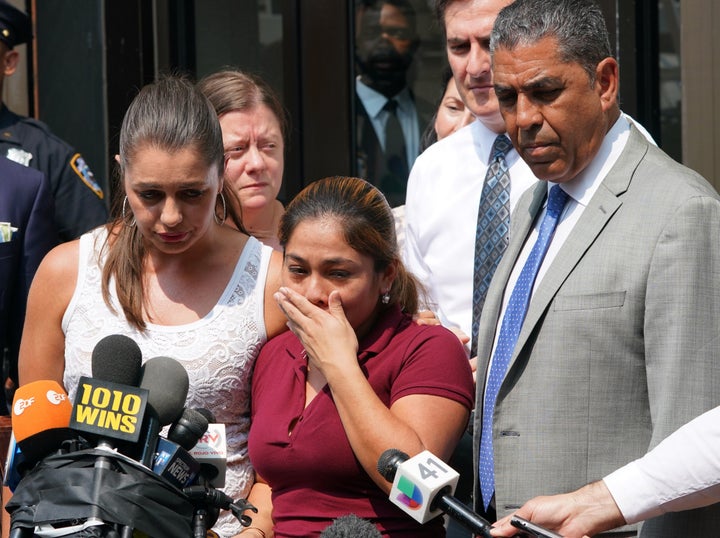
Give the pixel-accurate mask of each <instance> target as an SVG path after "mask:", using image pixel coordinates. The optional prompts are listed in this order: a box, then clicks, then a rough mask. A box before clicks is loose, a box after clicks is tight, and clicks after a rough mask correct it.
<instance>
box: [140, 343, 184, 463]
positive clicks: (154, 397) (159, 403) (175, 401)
mask: <svg viewBox="0 0 720 538" xmlns="http://www.w3.org/2000/svg"><path fill="white" fill-rule="evenodd" d="M141 370H142V371H141V373H140V387H141V388H143V389H146V390H148V392H149V394H148V410H149V412H148V413H147V414H146V417H145V427H144V433H143V441H142V446H141V455H140V463H142V464H143V465H145V467H149V468H151V467H152V466H153V460H154V459H155V452H156V451H157V446H158V439H159V437H160V428H161V427H162V426H167V425H168V424H171V423H172V422H174V421H176V420H177V419H178V418H179V417H180V415H181V414H182V412H183V408H184V406H185V399H186V398H187V393H188V386H189V384H190V382H189V380H188V375H187V372H186V371H185V368H184V367H183V365H182V364H180V363H179V362H178V361H176V360H175V359H171V358H170V357H153V358H152V359H148V361H147V362H146V363H145V364H143V366H142V369H141Z"/></svg>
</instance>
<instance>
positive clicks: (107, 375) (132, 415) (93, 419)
mask: <svg viewBox="0 0 720 538" xmlns="http://www.w3.org/2000/svg"><path fill="white" fill-rule="evenodd" d="M141 362H142V352H141V351H140V348H139V347H138V345H137V344H136V343H135V342H134V341H133V340H132V339H131V338H128V337H127V336H123V335H120V334H113V335H110V336H106V337H105V338H103V339H101V340H100V341H99V342H98V343H97V344H96V345H95V348H94V349H93V351H92V373H93V377H86V376H82V377H81V378H80V381H79V383H78V389H77V394H76V396H75V405H74V406H73V412H72V418H71V420H70V427H71V428H72V429H74V430H75V431H79V432H83V433H86V434H89V436H90V437H93V438H96V439H97V445H98V447H101V448H107V449H113V445H112V443H111V442H110V440H111V439H112V440H114V441H120V442H127V443H137V442H138V440H139V439H140V428H141V425H142V419H143V417H144V416H145V411H146V407H147V405H148V391H147V390H146V389H144V388H140V387H138V380H139V378H140V363H141Z"/></svg>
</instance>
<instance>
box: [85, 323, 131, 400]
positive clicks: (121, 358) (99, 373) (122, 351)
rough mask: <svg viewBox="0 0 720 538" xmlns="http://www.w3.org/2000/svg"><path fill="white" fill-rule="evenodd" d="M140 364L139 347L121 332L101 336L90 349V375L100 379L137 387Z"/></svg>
mask: <svg viewBox="0 0 720 538" xmlns="http://www.w3.org/2000/svg"><path fill="white" fill-rule="evenodd" d="M141 364H142V352H141V351H140V347H139V346H138V345H137V344H136V343H135V341H134V340H133V339H132V338H129V337H127V336H124V335H122V334H111V335H109V336H106V337H104V338H102V339H101V340H100V341H99V342H98V343H97V344H96V345H95V348H94V349H93V351H92V376H93V377H94V378H95V379H100V380H101V381H112V382H113V383H120V384H121V385H128V386H130V387H137V386H138V384H139V383H140V365H141Z"/></svg>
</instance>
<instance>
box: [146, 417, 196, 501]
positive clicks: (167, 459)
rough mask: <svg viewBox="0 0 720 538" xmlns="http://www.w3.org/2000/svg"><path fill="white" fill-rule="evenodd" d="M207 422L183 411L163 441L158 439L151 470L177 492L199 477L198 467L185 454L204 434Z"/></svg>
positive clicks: (160, 438)
mask: <svg viewBox="0 0 720 538" xmlns="http://www.w3.org/2000/svg"><path fill="white" fill-rule="evenodd" d="M207 427H208V421H207V419H206V418H205V417H204V416H203V415H202V414H201V413H199V412H198V411H197V410H195V409H188V408H185V409H183V412H182V415H181V416H180V418H178V419H177V420H176V421H175V422H174V423H173V424H172V426H170V429H169V431H168V435H167V439H164V438H162V437H158V444H157V451H156V453H155V459H154V460H153V466H152V470H153V472H154V473H155V474H157V475H159V476H162V477H163V478H164V479H165V480H167V481H168V482H170V483H171V484H172V485H174V486H175V487H176V488H178V489H182V488H184V487H187V486H190V485H191V484H192V483H193V482H194V481H195V479H196V478H197V476H198V473H200V463H199V462H198V461H197V460H196V459H195V458H193V457H192V456H191V455H190V453H189V452H188V450H190V449H191V448H192V447H194V446H195V445H196V444H197V442H198V440H200V437H201V436H202V435H203V434H204V433H205V430H207Z"/></svg>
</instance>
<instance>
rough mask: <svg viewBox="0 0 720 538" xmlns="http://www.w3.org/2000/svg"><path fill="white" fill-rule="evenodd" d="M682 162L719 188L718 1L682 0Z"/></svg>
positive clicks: (719, 4)
mask: <svg viewBox="0 0 720 538" xmlns="http://www.w3.org/2000/svg"><path fill="white" fill-rule="evenodd" d="M680 10H681V21H682V22H681V28H682V29H681V39H682V49H681V54H682V62H681V66H682V68H681V69H682V92H683V97H682V103H683V121H682V129H683V163H684V164H686V165H687V166H689V167H690V168H692V169H694V170H697V171H698V172H699V173H701V174H702V175H703V176H705V177H706V178H707V179H708V181H710V182H711V183H712V184H713V185H714V186H715V188H716V189H718V190H720V32H718V31H717V30H718V28H720V2H718V1H717V0H683V1H682V3H681V8H680Z"/></svg>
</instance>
